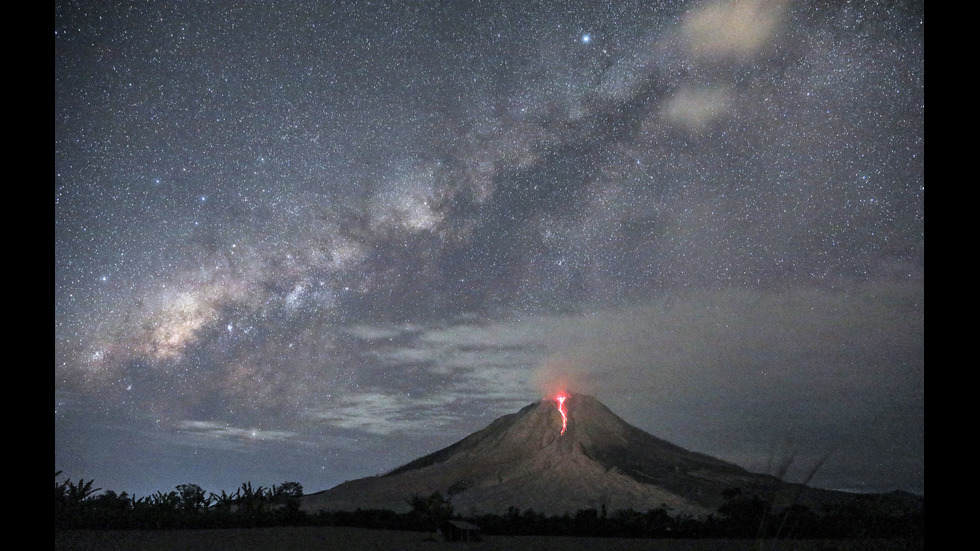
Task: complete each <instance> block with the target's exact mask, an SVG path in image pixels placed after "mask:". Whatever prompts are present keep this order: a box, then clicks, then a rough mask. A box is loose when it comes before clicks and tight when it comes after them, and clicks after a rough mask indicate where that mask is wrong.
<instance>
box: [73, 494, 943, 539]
mask: <svg viewBox="0 0 980 551" xmlns="http://www.w3.org/2000/svg"><path fill="white" fill-rule="evenodd" d="M92 483H93V481H88V482H86V481H84V480H79V481H78V482H77V483H74V482H71V481H70V480H68V481H65V482H62V483H60V484H56V485H55V528H56V529H142V530H145V529H150V530H160V529H176V528H185V529H186V528H250V527H262V526H353V527H362V528H374V529H390V530H411V531H435V530H436V529H437V528H440V527H442V526H444V524H445V522H446V521H448V520H452V519H457V520H467V521H469V522H471V523H473V524H476V525H477V526H479V527H480V529H481V533H482V534H485V535H555V536H557V535H560V536H592V537H595V536H600V537H601V536H606V537H627V538H756V539H809V538H827V539H864V538H914V539H922V538H923V530H924V521H923V516H922V509H921V507H909V508H907V509H906V510H898V511H896V509H895V508H894V506H893V505H888V506H885V505H883V504H882V503H881V502H879V501H876V500H875V498H874V497H873V496H855V499H854V500H851V501H847V502H843V503H840V504H837V505H833V506H825V507H824V508H823V509H822V510H820V511H813V510H811V509H810V508H808V507H805V506H803V505H793V506H790V507H787V508H784V509H781V510H778V511H774V510H771V508H770V507H769V505H768V503H767V502H766V501H765V500H763V499H762V498H760V497H759V496H757V495H750V494H743V493H741V492H740V491H739V490H737V489H732V490H729V491H727V492H726V493H725V497H726V499H727V501H726V502H725V504H724V505H722V506H721V507H720V508H719V509H718V512H717V515H710V516H708V517H705V518H696V517H691V516H685V515H672V514H671V513H670V511H668V510H667V509H666V508H659V509H652V510H648V511H646V512H640V511H634V510H631V509H625V510H622V509H621V510H616V511H613V512H608V511H606V508H605V506H602V507H600V508H599V509H582V510H579V511H577V512H576V513H574V514H564V515H551V516H549V515H545V514H543V513H539V512H535V511H534V510H532V509H527V510H524V511H521V510H519V509H517V508H516V507H510V508H509V509H508V511H507V512H506V513H504V514H482V515H459V514H457V513H456V512H454V510H453V507H452V504H451V502H450V501H449V500H447V499H445V498H443V496H442V495H441V494H439V493H438V492H436V493H433V494H431V495H430V496H427V497H426V496H418V495H413V496H411V497H409V498H408V499H406V504H407V505H408V506H409V507H410V510H409V511H408V512H404V513H399V512H395V511H389V510H356V511H321V512H317V513H306V512H303V511H300V509H299V505H300V497H301V496H302V495H303V493H302V492H303V489H302V486H301V485H300V484H298V483H295V482H285V483H283V484H282V485H279V486H275V485H274V486H272V487H271V488H264V487H261V486H260V487H258V488H253V487H252V484H251V483H245V484H243V485H242V486H241V488H239V489H238V490H237V491H236V492H235V493H233V494H227V493H225V492H224V491H222V492H221V493H220V494H215V493H209V492H205V491H204V490H203V489H202V488H200V487H199V486H197V485H195V484H183V485H180V486H177V487H176V488H175V490H174V491H171V492H169V493H166V494H165V493H162V492H157V493H156V494H154V495H152V496H146V497H142V498H133V497H130V496H127V495H126V493H125V492H124V493H122V494H116V493H115V492H112V491H106V492H103V493H101V494H96V492H98V491H99V490H100V489H99V488H94V489H93V488H92Z"/></svg>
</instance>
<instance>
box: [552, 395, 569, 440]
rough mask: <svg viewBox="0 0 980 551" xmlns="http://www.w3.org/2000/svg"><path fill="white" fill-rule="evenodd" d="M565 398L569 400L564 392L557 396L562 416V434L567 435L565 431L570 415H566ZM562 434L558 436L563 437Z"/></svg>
mask: <svg viewBox="0 0 980 551" xmlns="http://www.w3.org/2000/svg"><path fill="white" fill-rule="evenodd" d="M565 398H568V395H567V394H565V393H564V392H559V393H558V395H557V396H555V401H556V402H558V413H560V414H561V434H565V429H567V428H568V415H566V414H565ZM561 434H559V435H558V436H561Z"/></svg>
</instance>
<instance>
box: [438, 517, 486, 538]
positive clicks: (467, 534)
mask: <svg viewBox="0 0 980 551" xmlns="http://www.w3.org/2000/svg"><path fill="white" fill-rule="evenodd" d="M439 531H440V532H442V535H443V537H445V538H446V541H480V527H479V526H477V525H475V524H473V523H471V522H466V521H465V520H447V521H446V522H445V523H444V524H443V525H442V526H441V527H440V530H439Z"/></svg>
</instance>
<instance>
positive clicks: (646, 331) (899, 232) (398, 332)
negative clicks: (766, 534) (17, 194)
mask: <svg viewBox="0 0 980 551" xmlns="http://www.w3.org/2000/svg"><path fill="white" fill-rule="evenodd" d="M922 11H923V7H922V2H908V3H902V2H858V1H856V2H826V1H813V2H804V1H795V2H791V1H770V2H766V1H755V0H734V1H719V0H714V1H712V0H707V1H703V2H649V1H639V0H637V1H632V2H630V1H612V2H593V1H564V2H558V1H555V2H523V1H521V2H517V1H504V0H491V1H485V2H465V1H450V0H444V1H416V2H339V1H338V2H328V1H323V2H248V1H245V2H207V3H206V2H68V1H57V2H56V3H55V194H54V203H55V205H54V207H55V208H54V211H55V387H54V391H55V392H54V398H55V415H54V428H55V458H54V459H55V468H56V470H62V471H63V475H62V478H63V477H65V476H67V477H71V478H72V479H76V480H77V479H78V478H80V477H82V478H85V479H93V480H94V487H100V488H103V489H111V490H113V491H116V492H117V493H119V492H123V491H125V492H128V493H129V494H130V495H136V496H146V495H150V494H153V493H155V492H157V491H164V492H168V491H170V490H172V489H174V487H175V486H177V485H178V484H184V483H194V484H198V485H200V486H201V487H203V488H204V489H205V490H208V491H215V492H218V491H220V490H227V491H229V492H232V491H234V490H235V489H237V488H238V487H240V486H241V485H242V483H244V482H251V483H252V484H253V485H255V486H259V485H263V486H270V485H272V484H280V483H282V482H285V481H294V482H299V483H300V484H302V485H303V488H304V490H305V491H306V492H308V493H310V492H314V491H318V490H323V489H327V488H330V487H332V486H334V485H336V484H339V483H341V482H343V481H345V480H348V479H354V478H360V477H363V476H370V475H375V474H379V473H383V472H386V471H389V470H391V469H393V468H395V467H397V466H399V465H402V464H404V463H406V462H408V461H410V460H412V459H415V458H417V457H420V456H422V455H424V454H427V453H430V452H432V451H435V450H437V449H440V448H442V447H444V446H447V445H449V444H451V443H453V442H455V441H457V440H459V439H461V438H463V437H465V436H467V435H468V434H470V433H472V432H474V431H476V430H479V429H481V428H483V427H484V426H486V425H487V424H489V423H490V422H491V421H492V420H493V419H495V418H497V417H499V416H501V415H504V414H507V413H512V412H515V411H517V410H518V409H519V408H521V407H522V406H524V405H527V404H529V403H531V402H533V401H535V400H539V399H541V398H543V397H547V396H548V395H549V393H551V392H553V391H555V390H557V389H558V388H559V387H564V388H566V389H567V390H569V391H571V392H580V393H587V394H591V395H593V396H595V397H596V398H597V399H599V400H600V401H602V402H603V403H604V404H606V405H607V406H608V407H609V408H610V409H612V410H613V411H614V412H615V413H617V414H618V415H620V416H621V417H623V418H624V419H625V420H626V421H627V422H630V423H631V424H633V425H636V426H637V427H639V428H641V429H643V430H645V431H647V432H650V433H651V434H653V435H655V436H658V437H660V438H663V439H665V440H668V441H670V442H673V443H675V444H678V445H681V446H683V447H685V448H688V449H691V450H694V451H699V452H703V453H707V454H710V455H713V456H716V457H718V458H721V459H725V460H728V461H733V462H735V463H737V464H739V465H741V466H743V467H746V468H749V469H751V470H755V471H759V472H774V471H775V469H776V465H778V464H779V463H780V462H782V461H783V460H785V459H787V458H793V464H794V465H795V466H796V468H795V469H793V470H791V471H790V473H789V475H788V478H790V479H791V480H794V479H795V480H798V479H800V478H802V476H803V475H802V473H803V472H805V471H806V470H808V469H809V468H811V467H813V466H814V465H815V464H817V462H818V461H819V460H820V459H821V458H822V457H824V456H825V455H827V454H830V455H829V459H827V461H826V463H825V464H823V466H822V467H821V468H820V470H819V471H818V472H817V475H816V476H815V478H814V479H813V484H814V485H816V486H820V487H825V488H835V489H849V490H860V491H890V490H893V489H904V490H908V491H913V492H920V493H921V492H922V491H923V470H924V467H923V453H924V452H923V430H924V429H923V371H924V358H923V347H924V344H923V325H924V321H923V254H924V241H923V224H924V215H923V201H924V199H923V196H924V161H923V151H924V146H923V140H924V131H923V126H924V99H923V72H924V71H923V69H924V67H923V64H924V58H923V47H924V46H923V32H924V31H923V13H922ZM794 477H795V478H794Z"/></svg>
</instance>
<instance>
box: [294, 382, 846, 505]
mask: <svg viewBox="0 0 980 551" xmlns="http://www.w3.org/2000/svg"><path fill="white" fill-rule="evenodd" d="M564 404H565V409H566V413H567V430H566V432H565V433H564V434H562V433H561V430H562V417H561V413H560V412H559V410H558V402H557V401H556V400H555V399H550V398H548V399H543V400H540V401H537V402H534V403H531V404H529V405H527V406H525V407H523V408H521V409H520V410H519V411H517V412H515V413H510V414H506V415H503V416H501V417H499V418H497V419H495V420H494V421H492V422H491V423H490V424H489V425H487V426H486V427H484V428H483V429H480V430H478V431H476V432H474V433H472V434H470V435H468V436H466V437H464V438H463V439H461V440H459V441H457V442H455V443H453V444H451V445H449V446H447V447H445V448H442V449H440V450H437V451H435V452H432V453H430V454H427V455H425V456H422V457H420V458H418V459H415V460H413V461H410V462H408V463H406V464H404V465H402V466H400V467H397V468H395V469H393V470H392V471H390V472H388V473H386V474H383V475H378V476H371V477H365V478H361V479H357V480H351V481H347V482H344V483H343V484H340V485H338V486H336V487H334V488H331V489H329V490H324V491H321V492H316V493H314V494H309V495H307V496H304V497H303V500H302V504H301V509H303V510H306V511H328V510H354V509H389V510H393V511H397V512H404V511H407V510H408V509H409V508H410V507H409V505H408V499H409V498H410V497H411V496H413V495H420V496H427V495H430V494H432V493H433V492H439V493H440V494H442V495H443V496H445V497H446V498H448V499H449V500H450V501H451V503H452V504H453V507H454V509H455V510H456V511H458V512H461V513H472V514H476V513H502V512H505V511H507V509H508V508H510V507H517V508H518V509H522V510H524V509H534V510H535V511H537V512H541V513H545V514H563V513H574V512H575V511H577V510H579V509H588V508H596V509H598V508H600V507H602V506H604V507H606V508H607V510H616V509H634V510H638V511H645V510H649V509H656V508H661V507H663V508H665V509H667V510H669V511H671V512H672V513H674V514H687V515H692V516H697V517H704V516H706V515H709V514H712V513H714V512H715V511H716V510H717V508H718V507H719V506H720V505H721V504H722V503H724V501H725V499H726V498H725V497H724V495H723V492H724V491H725V490H726V489H730V488H742V489H744V490H746V491H749V492H753V493H757V494H767V495H768V497H769V498H770V499H771V501H772V502H773V504H774V505H778V504H780V503H782V504H789V503H791V502H811V503H813V502H814V501H813V500H815V499H816V500H818V501H820V502H826V500H828V499H836V498H837V497H838V496H836V494H838V492H831V491H830V490H816V489H813V488H808V487H806V486H803V485H800V484H792V483H787V482H784V481H781V480H780V479H779V478H777V477H775V476H772V475H767V474H758V473H752V472H750V471H748V470H746V469H744V468H742V467H740V466H738V465H735V464H734V463H729V462H727V461H723V460H721V459H717V458H714V457H711V456H708V455H706V454H702V453H698V452H694V451H690V450H687V449H684V448H682V447H680V446H677V445H675V444H672V443H670V442H668V441H666V440H663V439H660V438H657V437H656V436H653V435H652V434H649V433H647V432H645V431H643V430H641V429H639V428H637V427H635V426H633V425H630V424H629V423H627V422H626V421H625V420H623V419H622V418H620V417H619V416H617V415H616V414H615V413H613V412H612V411H611V410H610V409H609V408H608V407H606V406H605V405H604V404H602V403H601V402H600V401H599V400H597V399H595V398H594V397H592V396H588V395H585V394H568V398H567V399H566V400H565V402H564Z"/></svg>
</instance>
